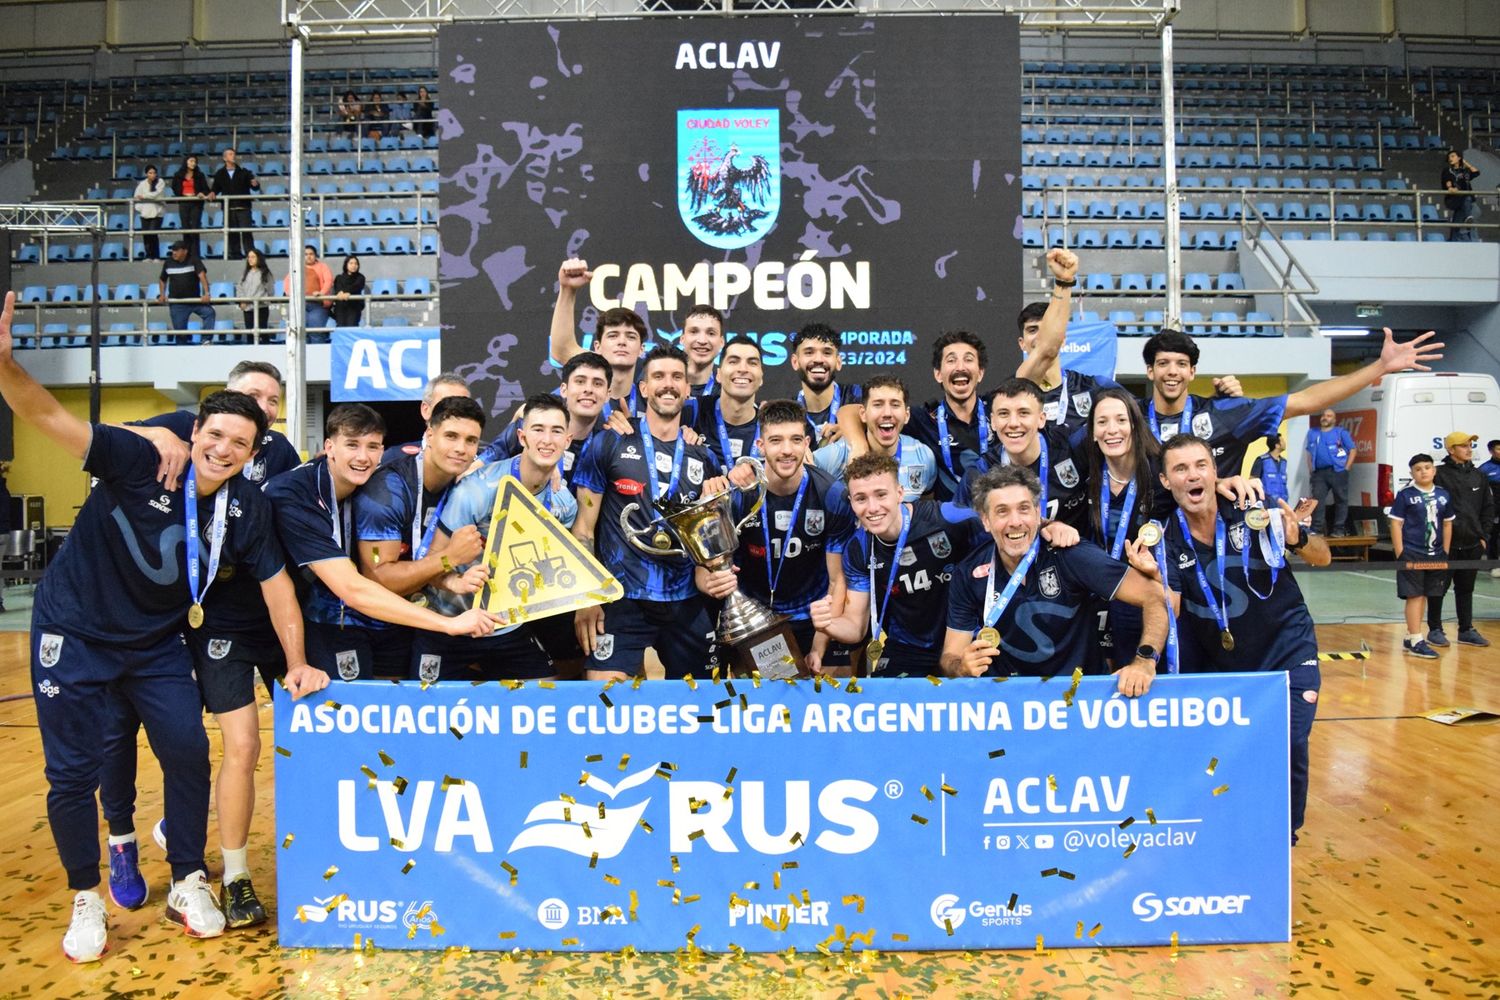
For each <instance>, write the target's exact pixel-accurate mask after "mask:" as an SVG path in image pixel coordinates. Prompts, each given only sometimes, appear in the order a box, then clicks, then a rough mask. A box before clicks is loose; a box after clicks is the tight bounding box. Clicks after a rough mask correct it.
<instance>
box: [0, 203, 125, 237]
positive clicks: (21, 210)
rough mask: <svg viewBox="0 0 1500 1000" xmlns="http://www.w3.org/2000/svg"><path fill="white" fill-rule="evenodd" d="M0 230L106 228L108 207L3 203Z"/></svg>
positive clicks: (85, 231) (82, 231)
mask: <svg viewBox="0 0 1500 1000" xmlns="http://www.w3.org/2000/svg"><path fill="white" fill-rule="evenodd" d="M0 229H16V230H21V231H23V232H32V233H43V232H45V233H88V232H103V231H104V209H102V208H98V207H97V206H94V205H46V204H32V205H0Z"/></svg>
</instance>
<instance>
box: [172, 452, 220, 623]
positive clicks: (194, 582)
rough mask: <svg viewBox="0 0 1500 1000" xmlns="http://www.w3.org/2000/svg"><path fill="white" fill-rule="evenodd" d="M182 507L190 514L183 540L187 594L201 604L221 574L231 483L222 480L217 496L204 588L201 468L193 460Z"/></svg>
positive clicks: (209, 535) (189, 469)
mask: <svg viewBox="0 0 1500 1000" xmlns="http://www.w3.org/2000/svg"><path fill="white" fill-rule="evenodd" d="M182 507H183V512H184V514H185V515H186V517H187V537H186V538H185V539H183V544H184V545H185V546H186V553H185V554H186V556H187V584H188V596H190V597H191V598H192V599H193V603H194V604H199V605H201V604H202V603H203V598H204V597H206V596H207V595H208V588H209V587H211V586H213V582H214V578H215V576H217V575H218V572H219V556H220V555H222V554H223V552H224V536H225V535H226V534H227V533H228V529H229V522H228V512H229V484H228V483H220V484H219V489H218V495H217V496H215V497H214V519H213V523H212V524H211V525H209V529H208V538H209V542H208V583H206V584H203V589H202V590H199V589H198V585H199V584H200V583H201V582H202V580H203V577H202V570H203V567H201V566H199V565H198V470H197V469H196V468H194V467H193V466H192V465H191V464H189V465H188V474H187V485H186V486H185V487H184V488H183V495H182Z"/></svg>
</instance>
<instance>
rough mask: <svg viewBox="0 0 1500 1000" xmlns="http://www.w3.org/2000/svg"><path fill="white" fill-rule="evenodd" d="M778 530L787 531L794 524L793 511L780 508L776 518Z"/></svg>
mask: <svg viewBox="0 0 1500 1000" xmlns="http://www.w3.org/2000/svg"><path fill="white" fill-rule="evenodd" d="M775 524H776V530H777V531H785V530H786V529H787V528H790V527H791V526H792V512H791V511H789V510H778V511H777V512H776V518H775Z"/></svg>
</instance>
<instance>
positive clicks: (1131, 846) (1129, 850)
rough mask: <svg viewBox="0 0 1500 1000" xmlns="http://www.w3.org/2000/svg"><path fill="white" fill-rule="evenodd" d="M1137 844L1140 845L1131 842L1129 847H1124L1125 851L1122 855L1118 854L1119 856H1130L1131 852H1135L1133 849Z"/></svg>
mask: <svg viewBox="0 0 1500 1000" xmlns="http://www.w3.org/2000/svg"><path fill="white" fill-rule="evenodd" d="M1138 846H1140V845H1138V844H1131V845H1130V846H1129V847H1127V848H1125V853H1124V854H1122V855H1120V857H1122V858H1128V857H1130V856H1131V855H1132V854H1134V853H1135V849H1136V848H1137V847H1138Z"/></svg>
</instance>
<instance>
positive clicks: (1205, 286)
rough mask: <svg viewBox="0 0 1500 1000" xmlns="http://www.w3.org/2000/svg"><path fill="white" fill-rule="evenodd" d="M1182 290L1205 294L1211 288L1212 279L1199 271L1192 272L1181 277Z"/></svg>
mask: <svg viewBox="0 0 1500 1000" xmlns="http://www.w3.org/2000/svg"><path fill="white" fill-rule="evenodd" d="M1182 288H1183V290H1184V291H1188V292H1207V291H1210V290H1211V289H1212V288H1213V279H1211V278H1210V277H1209V276H1208V275H1206V274H1204V273H1202V272H1201V271H1193V272H1190V273H1188V274H1184V275H1183V276H1182Z"/></svg>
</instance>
